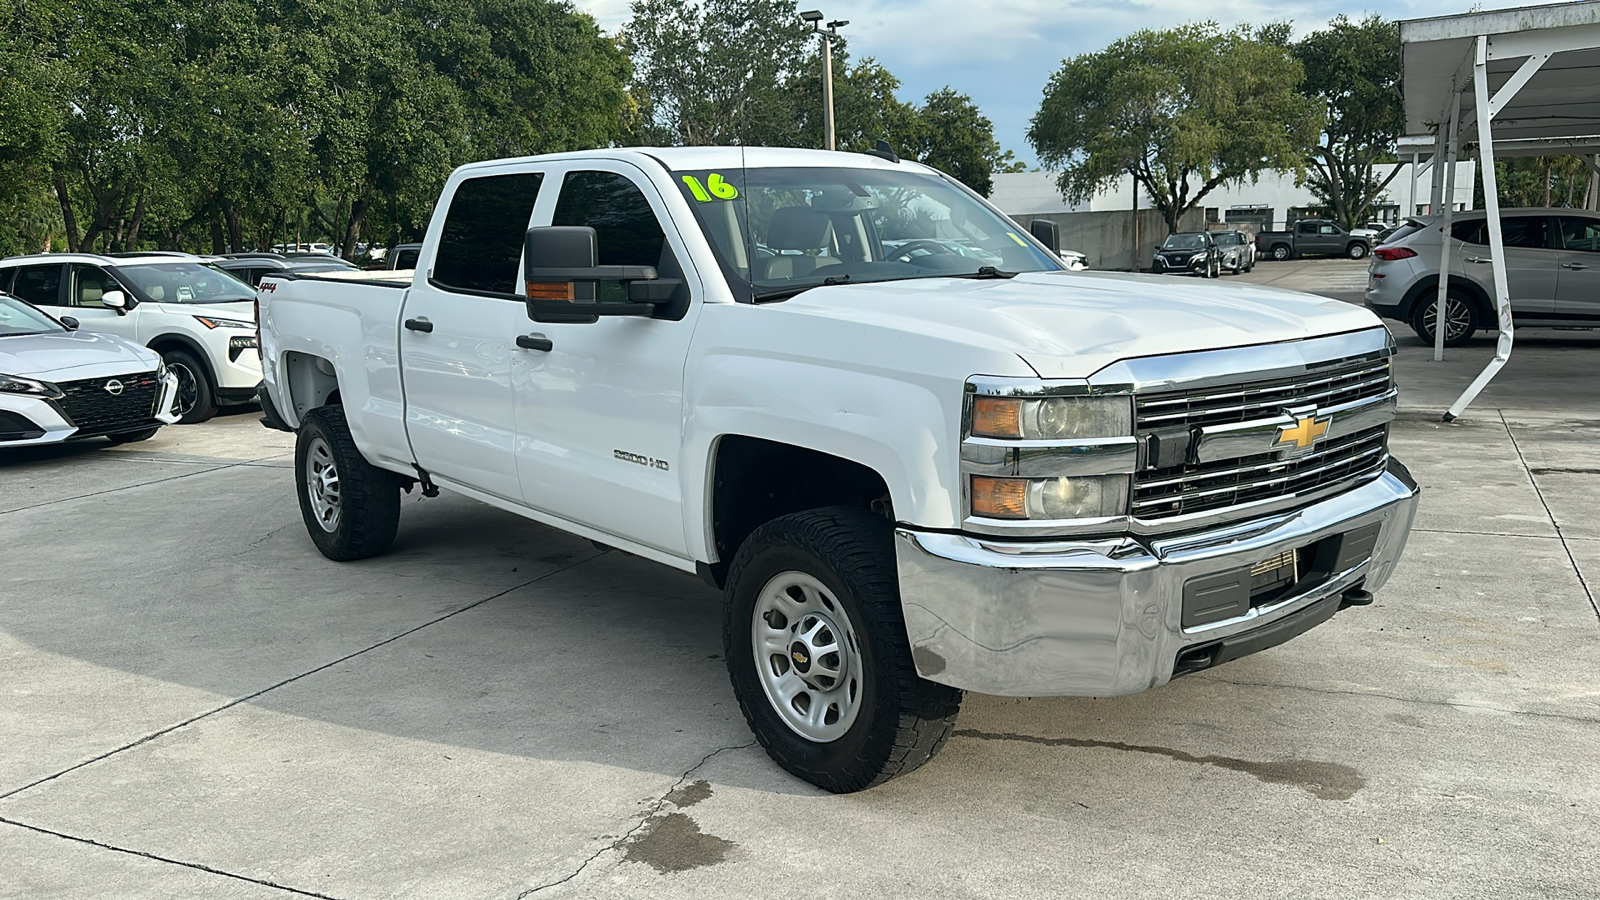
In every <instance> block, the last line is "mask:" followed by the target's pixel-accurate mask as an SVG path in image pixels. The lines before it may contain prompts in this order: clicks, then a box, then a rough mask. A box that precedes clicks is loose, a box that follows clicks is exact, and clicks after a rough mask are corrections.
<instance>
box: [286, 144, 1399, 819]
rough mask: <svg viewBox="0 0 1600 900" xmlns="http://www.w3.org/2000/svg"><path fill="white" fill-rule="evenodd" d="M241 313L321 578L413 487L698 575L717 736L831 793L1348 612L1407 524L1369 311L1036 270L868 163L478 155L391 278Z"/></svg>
mask: <svg viewBox="0 0 1600 900" xmlns="http://www.w3.org/2000/svg"><path fill="white" fill-rule="evenodd" d="M258 302H259V304H260V323H261V325H260V327H261V340H262V359H263V364H264V377H265V396H264V400H265V403H264V406H265V413H266V420H267V421H268V422H269V424H273V425H275V426H276V427H281V428H284V429H285V430H293V431H295V432H296V435H297V437H296V450H295V467H294V479H295V481H294V484H295V489H296V491H297V493H298V495H299V500H300V507H301V511H302V513H303V516H304V519H305V523H306V529H307V531H308V533H309V534H310V536H311V540H312V543H314V544H315V545H316V547H317V548H318V549H319V550H320V551H321V552H322V553H323V554H324V555H326V556H328V557H329V558H331V559H336V560H346V559H356V558H360V557H366V556H372V555H375V554H379V553H382V552H384V551H385V550H386V549H387V548H388V547H389V545H390V543H391V541H392V540H393V539H394V536H395V533H396V529H397V527H398V523H399V518H400V494H401V492H402V491H409V490H413V489H419V488H420V490H421V491H422V492H423V494H424V495H425V496H426V495H431V494H433V493H434V492H436V491H437V490H439V489H441V488H442V489H448V490H452V491H456V492H459V493H461V494H464V495H466V496H468V497H473V498H476V499H478V500H480V501H482V502H484V503H487V504H490V505H493V506H496V507H500V508H502V509H506V510H510V511H512V512H514V513H517V514H519V515H523V516H526V517H528V518H530V519H533V520H535V521H538V522H542V523H545V524H547V525H550V526H552V527H555V528H559V529H563V530H565V531H568V532H571V533H573V534H577V535H581V536H584V537H588V538H590V539H592V540H595V541H599V542H601V543H604V544H606V545H608V546H611V547H616V548H619V549H621V550H623V551H626V552H628V553H632V554H636V555H638V556H641V557H644V558H647V559H651V560H655V561H657V562H659V563H662V564H664V565H667V566H672V567H674V568H678V569H682V570H685V571H692V572H698V573H699V574H700V576H701V577H703V578H704V579H705V580H706V581H707V582H708V583H710V584H712V585H714V586H716V587H718V588H720V589H722V590H723V593H724V619H723V643H724V648H725V651H726V652H725V657H726V660H727V666H728V672H729V677H730V679H731V681H732V685H733V691H734V694H735V696H736V698H737V699H738V702H739V705H740V708H741V710H742V711H743V713H744V715H745V718H746V720H747V721H748V722H749V724H750V727H751V728H752V730H753V731H754V732H755V734H756V736H757V738H758V739H759V740H760V741H761V743H762V745H763V746H764V747H765V748H766V749H767V752H768V753H769V754H770V755H771V756H772V758H773V759H774V760H776V761H777V762H778V763H779V764H781V765H782V766H784V767H785V768H786V769H788V770H789V771H790V772H793V773H794V774H795V775H797V776H799V777H801V778H804V779H806V780H808V781H810V782H812V783H814V784H817V785H820V786H822V787H824V788H826V789H828V790H832V791H854V790H860V789H862V788H866V787H869V786H871V785H874V784H878V783H881V782H882V781H884V780H886V779H888V778H891V777H893V776H895V775H897V774H900V773H903V772H907V771H910V770H912V769H915V768H916V767H917V766H920V765H921V764H923V763H924V762H926V761H927V760H928V759H930V758H931V757H932V756H933V755H934V754H935V753H936V752H937V751H938V749H939V748H940V746H942V745H943V743H944V741H945V739H946V737H948V735H949V734H950V732H951V729H952V728H953V727H954V723H955V717H956V714H957V712H958V710H959V707H960V702H961V698H962V691H963V690H975V691H982V692H987V693H994V694H1006V695H1014V696H1044V695H1089V696H1112V695H1118V694H1131V693H1137V692H1139V691H1143V690H1147V689H1149V688H1153V687H1156V686H1158V685H1161V684H1164V683H1165V682H1167V681H1168V680H1170V679H1171V678H1173V677H1176V676H1179V675H1183V674H1185V673H1188V672H1194V671H1199V670H1202V669H1206V668H1208V667H1211V666H1215V665H1219V664H1221V663H1224V662H1226V661H1228V660H1230V659H1234V658H1237V657H1239V656H1242V655H1244V654H1247V653H1252V652H1255V651H1257V650H1261V649H1264V648H1267V647H1271V646H1274V645H1276V644H1279V643H1282V642H1283V641H1286V640H1288V639H1290V638H1292V637H1294V636H1295V635H1298V634H1300V633H1302V632H1304V631H1306V630H1307V629H1309V628H1312V627H1314V626H1316V625H1318V624H1320V623H1322V622H1325V621H1327V620H1328V619H1329V618H1330V617H1332V616H1333V615H1334V614H1335V613H1336V612H1338V611H1339V610H1341V609H1344V608H1346V607H1348V606H1357V605H1364V604H1366V603H1369V602H1371V599H1372V594H1371V592H1372V591H1374V590H1376V589H1377V588H1379V587H1380V586H1381V585H1382V584H1383V583H1384V581H1385V580H1386V579H1387V578H1388V577H1389V575H1390V573H1391V572H1392V570H1393V567H1394V565H1395V563H1396V561H1397V560H1398V558H1399V556H1400V553H1401V550H1402V548H1403V547H1404V545H1405V541H1406V536H1407V533H1408V530H1409V528H1410V523H1411V519H1412V515H1413V512H1414V509H1415V505H1416V498H1417V487H1416V484H1415V482H1413V481H1412V480H1411V478H1410V476H1409V475H1408V474H1407V473H1406V471H1405V469H1404V467H1403V466H1401V465H1400V464H1399V463H1398V462H1396V461H1394V460H1392V459H1391V458H1390V457H1389V453H1388V446H1387V438H1388V429H1389V422H1390V420H1391V418H1392V417H1393V414H1394V408H1395V397H1396V394H1395V389H1394V385H1393V381H1392V379H1391V377H1390V371H1389V361H1390V356H1391V354H1392V353H1393V342H1392V341H1391V340H1390V338H1389V335H1388V332H1387V331H1385V330H1384V328H1383V326H1382V325H1381V324H1379V322H1378V320H1377V319H1376V318H1375V317H1374V316H1373V315H1372V314H1371V313H1370V312H1367V311H1366V310H1363V309H1360V308H1358V307H1354V306H1351V305H1348V304H1344V303H1337V302H1333V301H1329V300H1324V299H1322V298H1316V297H1309V296H1306V295H1303V294H1293V293H1288V292H1277V291H1270V290H1266V289H1262V288H1251V289H1250V290H1249V291H1248V292H1234V291H1230V290H1227V289H1223V288H1218V287H1209V288H1208V287H1204V286H1199V285H1187V284H1185V285H1177V284H1170V283H1166V282H1162V281H1159V280H1156V279H1150V278H1142V277H1139V276H1118V275H1110V274H1101V273H1088V272H1069V271H1066V268H1065V266H1064V265H1063V264H1062V262H1061V260H1060V259H1059V257H1057V256H1056V255H1054V254H1053V253H1051V252H1050V251H1049V250H1048V249H1047V248H1046V247H1044V246H1043V245H1042V244H1040V243H1038V242H1037V241H1036V240H1034V239H1033V238H1032V237H1031V236H1030V235H1029V234H1027V233H1024V232H1022V231H1020V230H1019V229H1018V228H1017V226H1016V225H1015V224H1014V223H1012V222H1011V221H1010V220H1009V219H1007V218H1005V217H1004V216H1003V215H1001V214H1000V213H999V212H998V211H997V210H995V209H994V208H993V207H991V206H989V205H988V204H987V203H986V202H985V201H984V200H983V199H982V198H980V197H978V196H977V195H976V194H974V193H972V192H971V191H969V190H967V189H966V188H965V187H963V186H961V185H960V184H959V183H958V182H955V181H954V180H952V179H949V178H947V177H946V176H944V175H942V174H940V173H938V172H936V171H934V170H932V169H928V168H926V167H923V166H920V165H917V164H914V163H906V162H901V161H899V160H897V159H895V158H893V155H892V154H890V153H881V154H879V155H853V154H843V153H825V152H820V151H805V150H769V149H759V148H738V147H728V148H675V149H668V150H597V151H592V152H585V153H574V154H563V155H556V156H548V157H535V158H530V159H521V160H508V161H500V162H487V163H477V164H473V165H469V166H465V167H463V168H461V169H459V170H457V171H456V172H455V173H454V174H453V175H452V176H451V178H450V179H449V181H448V182H447V183H446V185H445V187H444V192H443V195H442V196H441V197H440V200H439V204H438V206H437V212H436V214H435V216H434V219H433V221H432V223H431V224H430V225H429V228H428V231H427V234H426V237H425V240H424V241H423V244H422V248H421V251H420V254H419V257H418V260H417V265H416V271H415V274H413V273H411V272H409V271H407V272H391V273H383V272H373V273H359V272H358V273H348V274H344V273H340V274H336V275H329V276H321V275H307V276H300V275H295V274H292V273H291V274H288V275H283V276H278V275H269V276H267V277H266V278H265V279H263V281H262V284H261V288H260V293H259V294H258ZM708 702H709V701H708Z"/></svg>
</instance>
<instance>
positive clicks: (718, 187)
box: [683, 172, 739, 203]
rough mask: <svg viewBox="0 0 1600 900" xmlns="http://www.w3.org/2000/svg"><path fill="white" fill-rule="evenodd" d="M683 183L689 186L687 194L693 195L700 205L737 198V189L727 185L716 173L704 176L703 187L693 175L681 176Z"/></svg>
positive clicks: (726, 181)
mask: <svg viewBox="0 0 1600 900" xmlns="http://www.w3.org/2000/svg"><path fill="white" fill-rule="evenodd" d="M683 183H684V184H686V185H688V186H689V193H691V194H694V198H695V199H696V200H699V201H700V202H701V203H709V202H711V201H712V200H732V199H733V198H735V197H737V196H739V189H738V188H736V187H734V186H733V185H731V184H729V183H728V180H727V179H725V178H723V177H722V175H721V173H718V172H712V173H711V174H710V175H708V176H706V183H705V184H704V185H702V184H701V183H700V179H698V178H696V177H694V176H693V175H685V176H683ZM708 188H709V190H708Z"/></svg>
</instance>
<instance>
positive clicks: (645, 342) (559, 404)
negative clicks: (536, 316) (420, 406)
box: [516, 161, 700, 557]
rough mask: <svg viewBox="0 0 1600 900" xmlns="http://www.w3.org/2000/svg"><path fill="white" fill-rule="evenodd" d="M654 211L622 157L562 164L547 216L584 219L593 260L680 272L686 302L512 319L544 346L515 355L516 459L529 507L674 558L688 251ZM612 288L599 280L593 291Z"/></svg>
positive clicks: (651, 191)
mask: <svg viewBox="0 0 1600 900" xmlns="http://www.w3.org/2000/svg"><path fill="white" fill-rule="evenodd" d="M550 177H551V180H552V184H551V188H555V187H556V184H555V183H554V182H555V179H556V177H557V176H556V174H555V173H554V172H552V173H551V176H550ZM546 208H547V207H546V206H545V205H544V204H541V205H540V216H539V218H540V219H541V220H543V219H544V217H545V215H546V213H545V209H546ZM666 210H667V206H666V204H665V202H664V200H663V198H662V196H661V195H660V194H659V193H658V191H657V190H656V187H655V185H654V184H653V183H652V182H651V181H650V180H649V178H648V177H647V176H646V175H645V173H644V172H642V171H640V170H639V169H637V168H635V167H634V166H631V165H629V164H627V163H621V162H600V161H584V162H583V163H581V164H575V167H574V168H572V169H570V170H568V171H566V172H564V173H562V175H561V180H560V193H559V194H558V195H557V196H556V198H555V202H554V204H553V206H552V207H549V212H548V216H549V218H548V221H549V224H552V225H588V226H590V227H592V228H594V229H595V232H596V241H597V250H598V262H599V264H600V265H602V266H607V265H646V266H655V267H656V268H657V270H658V271H659V273H660V275H661V277H663V278H682V279H683V280H684V282H685V284H684V287H683V288H681V290H682V291H684V292H687V293H685V294H683V295H681V296H680V298H679V299H680V300H685V299H692V301H693V302H688V303H687V304H685V306H684V314H683V317H682V318H680V319H678V320H677V321H673V320H671V319H658V318H645V317H635V316H602V317H600V319H599V321H597V322H592V323H588V324H575V323H574V324H568V323H561V324H555V323H540V322H533V321H530V320H527V319H524V320H523V322H522V328H523V330H524V331H526V332H529V333H530V334H540V335H543V336H544V337H545V338H546V339H548V340H549V341H550V349H549V350H535V349H528V350H524V351H522V352H521V353H520V354H519V355H518V357H517V363H516V370H517V382H518V390H517V430H518V441H517V465H518V471H519V472H520V473H521V476H522V493H523V498H524V500H525V502H526V503H527V504H528V505H529V506H532V507H534V508H536V509H540V510H544V511H545V512H548V513H551V514H554V515H557V516H560V517H562V518H564V519H567V520H570V521H573V522H577V523H579V524H582V525H587V526H590V527H592V528H596V529H599V530H601V531H604V532H606V533H608V534H613V535H616V536H617V537H621V538H626V539H628V540H631V541H634V542H637V543H640V544H644V545H646V546H648V547H653V548H655V549H657V550H661V551H663V552H665V553H668V554H671V555H674V556H678V557H682V556H685V555H686V552H687V551H686V547H687V543H686V540H685V536H684V528H683V498H682V487H681V484H682V481H681V479H682V476H683V475H684V474H686V473H685V471H684V469H685V467H686V465H687V464H688V463H689V461H688V460H685V459H684V458H683V456H682V446H683V418H684V410H683V370H684V363H685V361H686V359H687V357H688V350H689V339H690V338H691V337H692V335H693V332H694V322H695V319H696V316H697V313H698V311H699V307H698V295H699V293H700V288H699V283H698V281H697V278H696V275H695V273H694V272H693V271H692V270H690V271H687V272H686V271H685V270H684V269H683V268H682V267H681V266H680V263H679V261H680V260H684V259H687V258H688V256H687V253H686V251H685V248H684V246H683V244H682V241H681V239H680V238H679V236H678V228H677V227H674V226H671V224H670V223H671V219H670V217H669V215H668V214H667V211H666ZM664 223H666V224H665V225H664ZM684 224H685V225H687V224H688V223H684ZM620 292H621V286H620V285H618V284H615V283H611V284H605V283H603V284H601V286H600V291H599V295H598V296H599V299H600V300H601V301H605V300H607V299H616V298H617V297H618V295H619V294H620Z"/></svg>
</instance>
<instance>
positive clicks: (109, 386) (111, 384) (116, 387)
mask: <svg viewBox="0 0 1600 900" xmlns="http://www.w3.org/2000/svg"><path fill="white" fill-rule="evenodd" d="M106 393H108V394H110V395H111V396H113V397H115V396H117V395H119V394H121V393H122V382H120V381H118V380H116V379H115V378H113V379H111V380H110V381H108V382H106Z"/></svg>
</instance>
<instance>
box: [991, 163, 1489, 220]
mask: <svg viewBox="0 0 1600 900" xmlns="http://www.w3.org/2000/svg"><path fill="white" fill-rule="evenodd" d="M1476 166H1477V164H1476V163H1475V162H1473V161H1472V160H1463V161H1461V162H1458V163H1456V181H1455V208H1456V209H1457V210H1458V211H1459V210H1464V209H1472V189H1473V183H1474V178H1475V176H1476V175H1477V168H1476ZM1393 168H1394V164H1392V163H1388V164H1383V165H1379V166H1377V167H1376V169H1377V173H1378V178H1379V179H1383V178H1386V177H1388V175H1389V172H1390V171H1391V170H1393ZM1417 175H1418V177H1417V178H1415V179H1414V178H1413V177H1412V171H1411V163H1409V162H1408V163H1402V164H1400V173H1399V174H1398V175H1396V176H1395V178H1394V180H1393V181H1391V182H1389V185H1388V187H1387V188H1385V189H1384V192H1383V194H1381V195H1380V196H1379V202H1378V204H1377V206H1376V208H1375V209H1374V210H1373V211H1372V212H1371V213H1370V214H1369V215H1368V216H1367V218H1368V219H1369V220H1371V221H1378V220H1385V221H1396V220H1398V219H1399V217H1400V215H1401V213H1402V212H1409V213H1410V214H1412V215H1419V214H1427V213H1428V203H1427V201H1428V190H1429V185H1430V182H1431V175H1432V173H1431V172H1430V171H1429V169H1428V164H1426V163H1424V164H1423V165H1422V167H1421V170H1420V171H1419V172H1418V173H1417ZM989 200H990V202H992V203H994V205H996V206H998V207H1000V210H1001V211H1002V212H1004V213H1006V214H1007V215H1009V216H1013V217H1016V216H1028V215H1048V214H1051V213H1068V212H1104V211H1111V210H1128V209H1132V208H1133V205H1134V203H1133V183H1132V178H1131V177H1130V176H1126V175H1124V176H1123V177H1122V178H1120V179H1118V180H1117V181H1116V183H1115V184H1113V185H1112V186H1111V187H1110V188H1108V189H1106V190H1104V191H1101V192H1100V193H1098V194H1095V195H1094V197H1092V198H1091V199H1090V200H1089V202H1088V203H1080V204H1076V205H1073V204H1069V203H1067V202H1066V201H1065V200H1063V199H1062V198H1061V192H1060V191H1059V190H1057V189H1056V174H1055V173H1054V172H1017V173H1010V174H1006V173H1000V174H996V175H995V176H994V190H993V192H992V193H990V195H989ZM1201 204H1202V205H1203V206H1204V208H1205V210H1206V220H1207V221H1211V222H1231V223H1240V222H1243V223H1247V224H1254V225H1256V226H1257V227H1258V228H1259V229H1263V230H1264V229H1266V228H1268V227H1269V226H1270V227H1273V228H1285V227H1287V223H1288V220H1289V219H1290V218H1301V216H1299V215H1298V213H1299V211H1301V210H1305V209H1308V208H1311V207H1316V206H1317V200H1316V197H1314V196H1313V195H1312V193H1311V190H1310V189H1309V188H1308V187H1306V186H1305V185H1304V184H1300V185H1296V184H1295V175H1294V173H1293V172H1270V173H1264V174H1263V175H1262V176H1261V179H1260V180H1259V181H1256V182H1254V183H1251V182H1248V181H1246V182H1245V183H1244V184H1240V185H1225V186H1223V187H1219V188H1216V189H1215V190H1213V191H1212V192H1211V193H1209V194H1207V195H1206V196H1205V198H1204V199H1203V200H1202V201H1201ZM1153 205H1154V204H1153V203H1152V202H1151V200H1150V196H1149V194H1147V193H1145V192H1144V191H1142V190H1141V191H1140V196H1139V208H1140V209H1150V208H1151V207H1152V206H1153Z"/></svg>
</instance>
